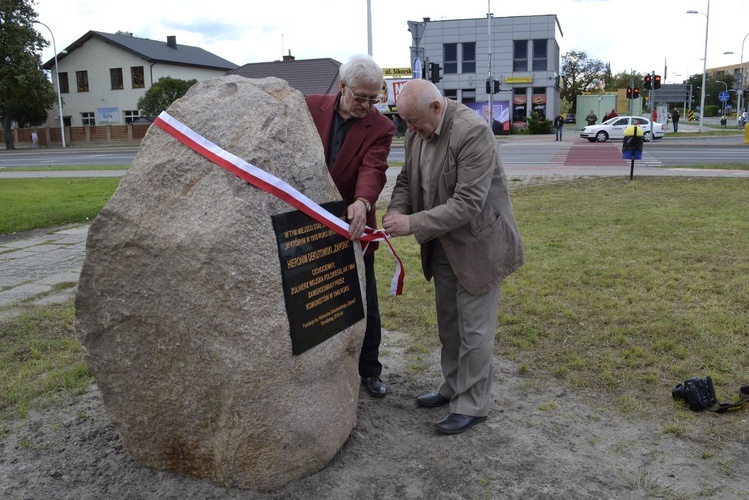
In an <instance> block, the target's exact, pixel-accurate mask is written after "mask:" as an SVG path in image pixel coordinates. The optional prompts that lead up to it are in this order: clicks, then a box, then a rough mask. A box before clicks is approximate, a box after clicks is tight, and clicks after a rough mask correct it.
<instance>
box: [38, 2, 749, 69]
mask: <svg viewBox="0 0 749 500" xmlns="http://www.w3.org/2000/svg"><path fill="white" fill-rule="evenodd" d="M708 1H710V0H651V1H650V2H642V1H636V0H526V1H512V2H510V1H507V0H504V1H500V0H494V1H491V0H489V1H487V0H370V5H371V14H372V55H373V56H374V58H375V60H376V61H377V62H378V63H379V64H380V66H382V67H383V68H396V67H408V66H409V46H410V44H411V34H410V33H409V32H408V25H407V21H409V20H411V21H421V20H422V18H424V17H430V18H431V19H432V20H440V19H469V18H484V19H485V18H486V14H487V12H488V9H489V6H491V11H492V13H493V14H494V16H495V17H507V16H522V15H538V14H556V15H557V16H558V19H559V23H560V25H561V27H562V32H563V34H564V36H563V37H562V38H561V39H560V40H559V44H560V47H561V50H562V53H565V52H567V51H569V50H583V51H585V52H586V53H587V54H588V56H589V57H591V58H594V59H599V60H601V61H603V62H609V63H611V69H612V71H613V72H614V73H618V72H620V71H627V72H628V71H631V70H634V71H636V72H639V73H646V72H650V71H653V70H655V72H656V73H657V74H661V75H662V74H663V73H664V66H665V65H667V66H668V72H667V76H668V78H667V80H666V82H667V83H677V82H680V81H681V80H682V78H684V77H683V76H680V77H677V76H675V75H676V74H681V75H686V73H687V71H689V73H690V74H694V73H702V61H701V59H702V58H703V54H704V47H705V24H706V23H705V21H706V16H705V15H704V14H706V13H707V8H708V7H707V6H708ZM35 9H36V11H37V13H38V14H39V20H40V21H42V22H43V23H45V24H47V26H49V28H50V29H51V30H52V32H53V33H54V37H55V42H56V44H57V50H58V51H61V50H62V49H64V48H65V47H67V46H68V45H70V44H71V43H73V42H74V41H75V40H77V39H78V38H80V37H81V36H83V35H84V34H85V33H86V32H88V31H89V30H94V31H103V32H106V33H115V32H117V31H118V30H119V31H128V32H131V33H133V35H135V36H139V37H143V38H150V39H152V40H164V41H166V37H167V36H169V35H175V36H176V37H177V43H178V44H185V45H193V46H197V47H201V48H204V49H205V50H208V51H210V52H212V53H214V54H217V55H219V56H221V57H223V58H224V59H227V60H229V61H231V62H233V63H235V64H238V65H243V64H247V63H254V62H267V61H275V60H279V59H281V56H282V55H284V54H288V53H289V52H291V55H293V56H294V57H296V58H297V59H314V58H321V57H331V58H333V59H336V60H338V61H340V62H344V61H346V59H348V58H349V57H350V56H352V55H354V54H366V53H367V52H368V43H367V42H368V36H367V33H368V28H367V0H275V1H274V0H223V1H205V0H126V1H123V0H36V4H35ZM690 9H691V10H696V11H698V12H700V13H702V14H687V13H686V11H687V10H690ZM38 29H39V32H40V33H41V34H42V35H43V36H44V37H45V38H47V39H48V40H49V41H50V42H51V37H50V36H49V31H48V30H46V29H45V28H44V27H43V26H38ZM747 33H749V0H711V1H710V27H709V39H708V51H707V66H708V67H716V66H726V65H729V64H738V63H739V61H740V58H741V51H742V47H741V44H742V40H743V39H744V36H745V35H746V34H747ZM726 51H733V52H734V53H735V55H724V54H723V53H724V52H726ZM53 55H54V53H53V50H52V45H51V43H50V47H49V48H48V49H47V50H45V51H44V52H43V54H42V61H43V62H46V61H48V60H49V59H51V58H52V57H53ZM744 59H745V60H746V59H749V48H747V46H746V44H745V46H744ZM498 76H501V75H498Z"/></svg>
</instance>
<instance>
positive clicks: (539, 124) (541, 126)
mask: <svg viewBox="0 0 749 500" xmlns="http://www.w3.org/2000/svg"><path fill="white" fill-rule="evenodd" d="M553 126H554V125H553V123H551V120H543V121H533V120H531V121H529V122H528V130H529V131H530V133H531V134H551V131H552V128H553Z"/></svg>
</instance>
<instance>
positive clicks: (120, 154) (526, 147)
mask: <svg viewBox="0 0 749 500" xmlns="http://www.w3.org/2000/svg"><path fill="white" fill-rule="evenodd" d="M498 140H499V142H500V156H501V158H502V163H503V165H504V167H505V171H506V172H507V175H508V176H510V175H537V176H543V175H575V176H577V175H620V174H621V173H622V171H626V173H629V169H630V167H631V162H630V161H629V160H623V159H622V158H621V143H620V141H618V140H617V141H607V142H605V143H591V142H588V141H587V140H585V139H582V138H580V137H579V131H575V130H573V129H571V128H570V129H568V130H565V136H564V139H563V140H562V141H555V140H554V139H553V136H550V135H543V136H539V135H534V136H525V135H514V136H503V137H500V138H499V139H498ZM137 151H138V148H137V147H110V148H68V149H66V150H62V149H41V150H31V149H23V150H15V151H4V152H3V151H0V179H1V178H11V177H12V178H22V177H81V176H84V177H117V176H121V175H123V171H120V170H81V171H71V170H69V171H64V170H54V167H57V166H63V165H102V166H116V165H129V164H130V163H132V161H133V158H134V157H135V154H136V153H137ZM403 159H404V149H403V141H402V140H396V141H395V142H394V143H393V147H392V150H391V154H390V157H389V160H390V161H391V162H402V161H403ZM701 164H726V165H737V164H744V165H749V145H747V144H744V138H743V136H742V135H738V134H737V135H732V136H726V137H720V136H713V137H694V136H691V137H683V138H682V137H671V136H669V137H667V138H664V139H661V140H658V141H653V142H650V143H646V144H645V147H644V152H643V158H642V160H637V161H635V171H636V173H639V174H641V175H692V176H735V177H747V176H749V171H746V170H736V171H733V170H731V171H721V170H714V169H711V170H703V169H691V168H690V167H691V166H693V165H701ZM11 167H50V170H48V171H47V170H45V171H21V172H4V171H3V170H4V169H5V168H11ZM674 167H681V168H674ZM391 170H394V169H391Z"/></svg>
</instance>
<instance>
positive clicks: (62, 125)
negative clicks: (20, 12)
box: [34, 21, 65, 148]
mask: <svg viewBox="0 0 749 500" xmlns="http://www.w3.org/2000/svg"><path fill="white" fill-rule="evenodd" d="M34 22H35V23H36V24H41V25H42V26H44V27H45V28H47V29H48V30H49V34H50V35H52V50H54V51H55V76H56V78H57V107H58V108H59V111H60V135H61V136H62V147H63V148H65V122H64V121H63V119H62V93H60V68H59V66H57V44H56V43H55V35H54V33H52V30H51V29H50V27H49V26H47V25H46V24H44V23H43V22H41V21H34Z"/></svg>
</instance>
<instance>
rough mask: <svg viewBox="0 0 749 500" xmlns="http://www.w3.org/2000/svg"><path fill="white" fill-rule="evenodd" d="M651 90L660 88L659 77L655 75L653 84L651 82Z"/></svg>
mask: <svg viewBox="0 0 749 500" xmlns="http://www.w3.org/2000/svg"><path fill="white" fill-rule="evenodd" d="M653 88H654V89H659V88H661V75H655V82H653Z"/></svg>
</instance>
